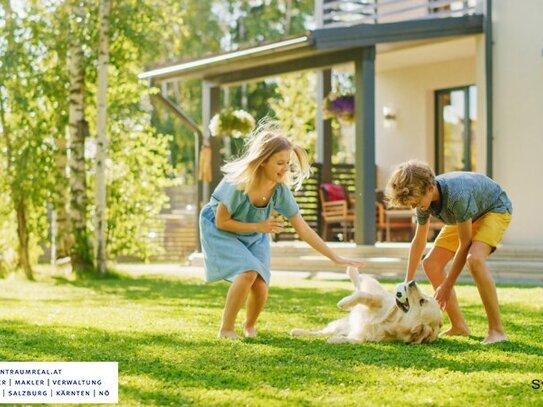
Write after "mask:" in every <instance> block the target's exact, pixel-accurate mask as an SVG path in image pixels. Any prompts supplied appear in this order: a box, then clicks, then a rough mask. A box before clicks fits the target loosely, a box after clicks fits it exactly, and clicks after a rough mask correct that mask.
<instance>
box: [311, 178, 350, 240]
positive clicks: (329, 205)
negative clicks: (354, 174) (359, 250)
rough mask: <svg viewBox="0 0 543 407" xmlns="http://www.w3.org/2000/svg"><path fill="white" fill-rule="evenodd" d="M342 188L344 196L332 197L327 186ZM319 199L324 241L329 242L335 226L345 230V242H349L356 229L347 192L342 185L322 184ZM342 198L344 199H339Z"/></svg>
mask: <svg viewBox="0 0 543 407" xmlns="http://www.w3.org/2000/svg"><path fill="white" fill-rule="evenodd" d="M327 185H333V186H340V187H341V188H343V191H344V193H343V195H341V194H337V195H336V196H334V197H331V198H332V199H333V200H330V199H329V198H330V197H329V194H327V192H326V186H327ZM319 197H320V200H321V209H322V210H321V218H322V225H323V227H322V234H321V237H322V238H323V240H328V238H329V234H330V231H331V227H332V226H333V225H339V226H341V227H342V228H343V240H344V241H348V240H349V237H350V234H352V230H353V228H354V220H355V214H354V211H353V210H352V209H350V208H349V196H348V193H347V191H346V190H345V188H344V187H343V186H342V185H339V184H321V186H320V188H319ZM338 198H342V199H338Z"/></svg>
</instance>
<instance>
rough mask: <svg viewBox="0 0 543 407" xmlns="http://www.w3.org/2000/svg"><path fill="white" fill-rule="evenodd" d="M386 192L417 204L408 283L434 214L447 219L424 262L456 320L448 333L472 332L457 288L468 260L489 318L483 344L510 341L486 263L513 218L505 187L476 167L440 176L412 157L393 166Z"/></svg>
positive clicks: (396, 200) (394, 200)
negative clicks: (463, 314) (474, 170)
mask: <svg viewBox="0 0 543 407" xmlns="http://www.w3.org/2000/svg"><path fill="white" fill-rule="evenodd" d="M386 195H387V200H388V203H389V205H390V206H392V207H402V206H403V207H405V206H410V207H412V208H416V209H417V229H416V232H415V237H414V238H413V241H412V243H411V247H410V249H409V260H408V266H407V274H406V280H405V281H406V282H407V281H411V280H412V279H413V278H414V277H415V272H416V270H417V266H418V264H419V261H420V259H421V257H422V254H423V252H424V249H425V247H426V240H427V236H428V230H429V226H430V223H429V221H428V219H429V217H430V215H432V216H434V217H436V218H438V219H440V220H441V221H443V222H444V223H445V226H444V227H443V228H442V229H441V232H440V233H439V235H438V237H437V238H436V240H435V242H434V247H433V248H432V250H431V251H430V253H429V254H428V256H426V258H425V259H424V260H423V262H422V263H423V268H424V271H425V273H426V275H427V276H428V279H429V280H430V282H431V283H432V285H433V287H434V289H435V290H436V291H435V294H434V297H435V298H436V300H437V302H438V303H439V305H440V306H441V307H442V308H444V309H445V311H446V312H447V314H448V316H449V319H450V320H451V327H450V328H449V329H448V330H447V331H445V332H444V333H443V335H463V336H468V335H470V330H469V328H468V326H467V325H466V322H465V321H464V317H463V316H462V313H461V312H460V308H459V306H458V301H457V299H456V295H455V292H454V290H453V286H454V283H455V282H456V279H457V278H458V275H459V274H460V272H461V271H462V268H463V267H464V265H465V264H466V262H467V265H468V269H469V270H470V272H471V275H472V276H473V279H474V280H475V283H476V284H477V289H478V291H479V295H480V296H481V300H482V301H483V305H484V307H485V311H486V315H487V318H488V335H487V336H486V338H485V339H484V340H483V341H482V342H481V343H483V344H491V343H496V342H502V341H506V340H507V336H506V335H505V331H504V328H503V325H502V322H501V317H500V310H499V306H498V296H497V293H496V286H495V284H494V280H493V279H492V276H491V274H490V271H489V269H488V267H487V265H486V258H487V257H488V256H489V255H490V254H491V253H492V252H493V251H494V250H495V249H496V246H497V245H498V243H499V242H500V240H501V239H502V236H503V234H504V232H505V230H506V229H507V226H508V225H509V222H510V221H511V214H512V206H511V201H510V200H509V198H508V197H507V195H506V193H505V192H504V191H503V190H502V188H501V187H500V186H499V185H498V184H497V183H496V182H494V181H493V180H491V179H490V178H488V177H487V176H485V175H482V174H477V173H473V172H451V173H447V174H442V175H438V176H437V177H436V176H435V174H434V172H433V170H432V169H431V168H430V166H429V165H428V164H426V163H423V162H420V161H415V160H411V161H408V162H405V163H403V164H400V165H399V166H398V167H397V168H396V169H395V170H394V172H393V174H392V176H391V177H390V180H389V181H388V184H387V189H386ZM451 259H453V263H452V266H451V268H450V271H449V273H448V274H446V273H445V266H446V264H447V263H448V262H449V261H450V260H451Z"/></svg>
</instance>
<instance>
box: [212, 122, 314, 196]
mask: <svg viewBox="0 0 543 407" xmlns="http://www.w3.org/2000/svg"><path fill="white" fill-rule="evenodd" d="M285 150H289V151H290V152H291V155H292V156H293V157H294V158H296V160H292V166H291V170H290V171H288V172H287V175H286V180H285V184H287V185H289V186H290V185H292V184H294V186H295V189H296V190H299V189H300V188H301V186H302V183H303V181H304V179H306V178H307V177H308V176H309V173H310V169H309V162H308V158H307V153H306V151H305V150H304V148H303V147H301V146H299V145H297V144H294V143H293V142H291V141H290V140H289V139H288V136H287V135H286V133H285V131H284V130H283V129H281V127H280V126H279V123H278V122H277V121H273V120H269V119H264V120H261V121H260V122H259V124H258V126H257V128H256V129H255V130H253V132H252V133H251V134H250V135H249V137H248V138H247V141H246V143H245V149H244V152H243V154H242V155H241V156H240V157H239V158H236V159H234V160H233V161H230V162H229V163H226V164H225V165H223V166H222V168H221V170H222V172H223V173H224V177H225V178H226V179H227V180H228V181H230V182H232V183H234V184H236V185H237V186H238V188H239V189H243V190H244V191H245V192H249V191H250V190H251V189H252V187H253V186H254V185H255V183H256V182H257V181H258V179H259V177H260V173H261V171H262V168H261V164H263V163H265V162H266V161H267V160H268V159H269V158H270V157H271V156H272V155H274V154H276V153H279V152H281V151H285Z"/></svg>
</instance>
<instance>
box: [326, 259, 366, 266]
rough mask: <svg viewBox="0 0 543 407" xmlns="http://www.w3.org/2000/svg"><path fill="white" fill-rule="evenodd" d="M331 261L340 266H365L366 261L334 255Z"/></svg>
mask: <svg viewBox="0 0 543 407" xmlns="http://www.w3.org/2000/svg"><path fill="white" fill-rule="evenodd" d="M332 261H333V262H334V263H336V264H339V265H342V266H353V267H366V266H367V263H366V262H364V261H358V260H355V259H349V258H348V257H341V256H336V257H335V258H334V259H332Z"/></svg>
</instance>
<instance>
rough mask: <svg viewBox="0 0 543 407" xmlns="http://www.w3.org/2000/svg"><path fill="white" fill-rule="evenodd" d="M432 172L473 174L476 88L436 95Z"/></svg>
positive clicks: (463, 88)
mask: <svg viewBox="0 0 543 407" xmlns="http://www.w3.org/2000/svg"><path fill="white" fill-rule="evenodd" d="M435 96H436V116H435V117H436V144H435V145H436V167H437V168H436V170H437V173H438V174H442V173H444V172H450V171H476V169H477V166H476V164H477V163H476V155H475V136H476V134H475V126H476V123H477V88H476V87H475V86H474V85H472V86H464V87H460V88H450V89H443V90H438V91H436V94H435Z"/></svg>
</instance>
